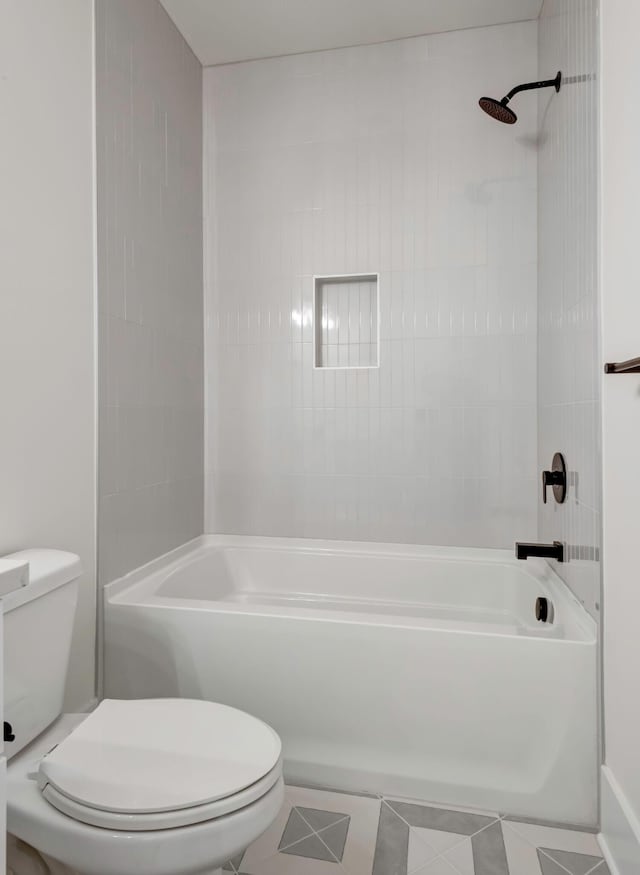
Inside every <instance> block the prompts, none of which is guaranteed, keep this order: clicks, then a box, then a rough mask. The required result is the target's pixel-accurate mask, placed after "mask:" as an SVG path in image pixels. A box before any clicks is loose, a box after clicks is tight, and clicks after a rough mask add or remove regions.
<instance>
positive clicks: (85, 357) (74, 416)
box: [0, 0, 96, 708]
mask: <svg viewBox="0 0 640 875" xmlns="http://www.w3.org/2000/svg"><path fill="white" fill-rule="evenodd" d="M0 20H1V22H2V25H1V27H0V118H1V119H2V135H1V136H0V180H1V182H0V191H1V194H0V284H1V286H2V290H1V292H0V404H1V405H2V407H1V413H0V422H1V423H2V425H1V427H0V553H6V552H9V551H12V550H17V549H19V548H22V547H28V546H39V547H59V548H62V549H65V550H72V551H74V552H77V553H79V554H80V556H81V558H82V562H83V566H84V575H83V577H82V581H81V587H80V601H79V605H78V613H77V618H76V628H75V636H74V643H73V650H72V656H71V667H70V673H69V687H68V703H67V704H68V706H69V707H72V708H73V707H78V706H81V705H82V704H84V703H86V702H87V701H88V700H90V699H91V698H92V696H93V692H94V640H95V598H96V592H95V535H94V527H95V446H94V445H95V440H94V421H95V416H94V405H95V393H94V280H93V268H94V259H93V249H94V245H93V236H94V199H93V153H94V149H93V72H92V70H93V59H92V54H93V4H92V3H91V0H65V2H64V3H63V4H60V3H50V2H46V0H2V4H1V8H0ZM34 646H35V647H37V641H34Z"/></svg>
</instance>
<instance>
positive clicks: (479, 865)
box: [471, 820, 511, 875]
mask: <svg viewBox="0 0 640 875" xmlns="http://www.w3.org/2000/svg"><path fill="white" fill-rule="evenodd" d="M471 848H472V850H473V866H474V869H475V875H511V873H510V872H509V864H508V862H507V852H506V848H505V841H504V835H503V831H502V824H501V822H500V821H499V820H497V821H495V823H492V824H491V825H490V826H488V827H487V828H486V829H483V830H481V831H480V832H478V833H476V834H475V835H473V836H471Z"/></svg>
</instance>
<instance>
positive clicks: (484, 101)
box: [478, 72, 562, 125]
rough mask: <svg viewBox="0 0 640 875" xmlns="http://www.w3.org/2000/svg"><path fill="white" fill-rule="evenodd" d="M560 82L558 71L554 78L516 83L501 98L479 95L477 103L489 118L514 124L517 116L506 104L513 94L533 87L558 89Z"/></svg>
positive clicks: (560, 74) (560, 76) (560, 75)
mask: <svg viewBox="0 0 640 875" xmlns="http://www.w3.org/2000/svg"><path fill="white" fill-rule="evenodd" d="M561 83H562V73H560V72H558V75H557V76H556V78H555V79H545V80H544V81H542V82H526V83H525V84H524V85H516V87H515V88H512V89H511V91H510V92H509V93H508V94H507V95H506V96H505V97H503V98H502V100H496V99H495V98H494V97H481V98H480V100H479V101H478V103H479V104H480V109H483V110H484V111H485V112H486V113H487V115H490V116H491V118H494V119H496V120H497V121H499V122H503V123H504V124H505V125H514V124H515V123H516V122H517V121H518V116H517V115H516V114H515V112H514V111H513V110H512V109H509V107H508V106H507V104H508V103H509V101H510V100H511V98H512V97H513V96H514V94H518V92H519V91H531V90H532V89H534V88H551V87H553V88H555V89H556V91H560V85H561Z"/></svg>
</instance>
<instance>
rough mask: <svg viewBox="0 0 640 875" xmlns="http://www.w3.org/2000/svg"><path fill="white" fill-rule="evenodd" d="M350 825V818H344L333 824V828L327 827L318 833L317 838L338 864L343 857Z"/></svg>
mask: <svg viewBox="0 0 640 875" xmlns="http://www.w3.org/2000/svg"><path fill="white" fill-rule="evenodd" d="M350 824H351V818H350V817H344V818H343V819H342V820H339V821H338V822H337V823H334V824H333V826H328V827H326V829H323V830H322V831H321V832H319V833H318V836H319V837H320V838H321V839H322V841H323V842H324V843H325V845H326V846H327V847H328V848H329V850H330V851H331V853H332V854H333V856H334V857H335V858H336V859H337V860H338V861H339V862H340V861H342V858H343V856H344V849H345V846H346V843H347V836H348V835H349V826H350Z"/></svg>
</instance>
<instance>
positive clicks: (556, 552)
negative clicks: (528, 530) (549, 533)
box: [516, 541, 564, 562]
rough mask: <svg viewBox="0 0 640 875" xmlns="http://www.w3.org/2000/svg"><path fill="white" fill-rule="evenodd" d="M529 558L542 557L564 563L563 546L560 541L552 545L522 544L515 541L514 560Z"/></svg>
mask: <svg viewBox="0 0 640 875" xmlns="http://www.w3.org/2000/svg"><path fill="white" fill-rule="evenodd" d="M529 556H542V557H543V558H546V559H556V560H557V561H558V562H564V544H563V543H562V541H554V542H553V544H524V543H521V542H520V541H517V542H516V558H518V559H528V558H529Z"/></svg>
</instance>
